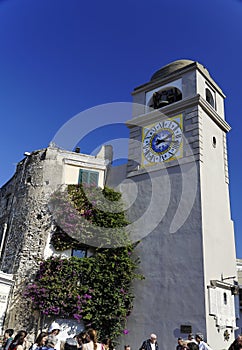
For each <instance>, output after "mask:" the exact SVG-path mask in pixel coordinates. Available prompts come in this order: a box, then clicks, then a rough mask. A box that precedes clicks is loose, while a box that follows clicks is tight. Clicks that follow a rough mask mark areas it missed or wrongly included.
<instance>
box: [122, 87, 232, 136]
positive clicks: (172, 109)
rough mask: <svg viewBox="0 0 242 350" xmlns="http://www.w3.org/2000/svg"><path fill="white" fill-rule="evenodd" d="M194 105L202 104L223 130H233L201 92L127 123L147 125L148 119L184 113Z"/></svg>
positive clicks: (151, 121) (152, 119)
mask: <svg viewBox="0 0 242 350" xmlns="http://www.w3.org/2000/svg"><path fill="white" fill-rule="evenodd" d="M194 106H200V107H201V108H202V109H203V110H204V111H205V112H206V113H207V114H208V115H209V117H210V118H211V119H212V120H213V121H214V122H215V123H216V124H217V125H218V126H219V127H220V128H221V129H222V130H223V131H225V132H228V131H230V130H231V127H230V125H229V124H228V123H227V122H226V121H225V120H224V119H222V118H221V117H220V116H219V114H218V113H217V112H216V111H215V110H214V108H213V107H212V106H211V105H210V104H209V103H208V102H207V101H206V100H205V99H204V98H203V97H202V96H201V95H199V94H197V95H195V96H193V97H189V98H186V99H183V100H181V101H178V102H175V103H173V104H170V105H168V106H166V107H163V108H161V109H154V110H151V112H148V113H144V114H142V115H139V116H138V117H135V118H133V119H131V120H128V121H127V122H126V124H127V126H129V127H132V125H135V126H146V125H147V121H149V123H153V122H155V121H157V117H159V118H161V117H162V118H163V117H164V118H167V117H170V116H173V115H174V114H177V113H182V112H181V111H184V110H185V109H187V108H191V107H194Z"/></svg>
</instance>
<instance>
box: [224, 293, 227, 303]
mask: <svg viewBox="0 0 242 350" xmlns="http://www.w3.org/2000/svg"><path fill="white" fill-rule="evenodd" d="M224 305H227V294H226V293H224Z"/></svg>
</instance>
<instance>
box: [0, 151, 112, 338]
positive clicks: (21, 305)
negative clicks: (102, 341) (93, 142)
mask: <svg viewBox="0 0 242 350" xmlns="http://www.w3.org/2000/svg"><path fill="white" fill-rule="evenodd" d="M111 157H112V150H111V149H110V148H109V147H108V146H105V147H103V149H101V151H100V153H99V154H98V155H97V156H96V157H94V156H87V155H83V154H81V153H77V152H68V151H63V150H61V149H59V148H56V147H53V146H49V147H48V148H46V149H42V150H38V151H34V152H32V153H30V154H27V155H26V156H25V157H24V159H23V160H22V161H21V162H20V163H19V164H18V166H17V169H16V172H15V174H14V176H13V177H12V178H11V179H10V180H9V181H8V182H7V183H6V184H5V185H4V186H3V187H2V188H1V200H0V205H1V218H0V225H1V228H2V231H1V233H2V237H1V242H2V254H1V271H3V272H4V273H5V274H11V275H13V281H14V284H13V288H12V291H11V294H10V295H9V303H8V308H7V314H6V318H5V322H4V323H5V327H6V326H9V327H10V326H11V327H14V328H15V327H18V328H23V329H27V330H32V331H36V330H37V329H38V328H39V324H38V322H39V315H38V313H36V314H33V312H32V310H31V308H30V307H29V305H28V303H27V301H26V300H25V299H24V298H23V291H24V289H25V287H26V284H27V283H28V282H29V281H30V280H31V278H32V276H34V274H35V272H36V269H37V268H38V264H39V259H43V257H44V256H45V257H47V256H48V255H51V254H53V253H55V251H54V249H53V247H52V246H51V245H50V243H49V238H50V235H51V232H52V230H53V226H52V223H53V221H52V218H51V215H50V212H49V209H48V201H49V198H50V194H51V193H53V191H55V190H56V189H57V188H58V187H59V186H60V185H63V184H77V183H78V182H79V178H80V172H81V171H82V172H86V174H93V175H95V176H94V177H95V179H96V181H97V185H98V186H100V187H103V185H104V181H105V177H106V175H107V169H108V165H109V163H110V161H111ZM64 253H65V255H67V256H71V251H70V250H69V251H66V252H64ZM10 284H11V283H10ZM5 294H6V293H5ZM5 294H4V295H5ZM2 311H5V310H2ZM23 311H24V312H23ZM1 317H3V313H2V315H1Z"/></svg>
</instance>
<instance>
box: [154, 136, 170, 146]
mask: <svg viewBox="0 0 242 350" xmlns="http://www.w3.org/2000/svg"><path fill="white" fill-rule="evenodd" d="M169 137H170V135H168V136H166V137H164V138H163V139H161V140H160V139H157V140H156V141H155V143H156V146H158V145H159V144H160V143H162V142H166V141H167V140H168V139H169Z"/></svg>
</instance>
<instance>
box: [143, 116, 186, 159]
mask: <svg viewBox="0 0 242 350" xmlns="http://www.w3.org/2000/svg"><path fill="white" fill-rule="evenodd" d="M181 144H182V130H181V127H180V124H179V123H178V122H177V121H176V120H174V119H166V120H164V121H162V122H159V123H157V124H154V125H152V127H150V128H149V129H148V128H145V134H144V138H143V155H144V158H145V159H146V161H148V162H149V163H159V162H165V161H169V160H170V159H175V157H176V154H177V152H178V150H179V149H180V146H181Z"/></svg>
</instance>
